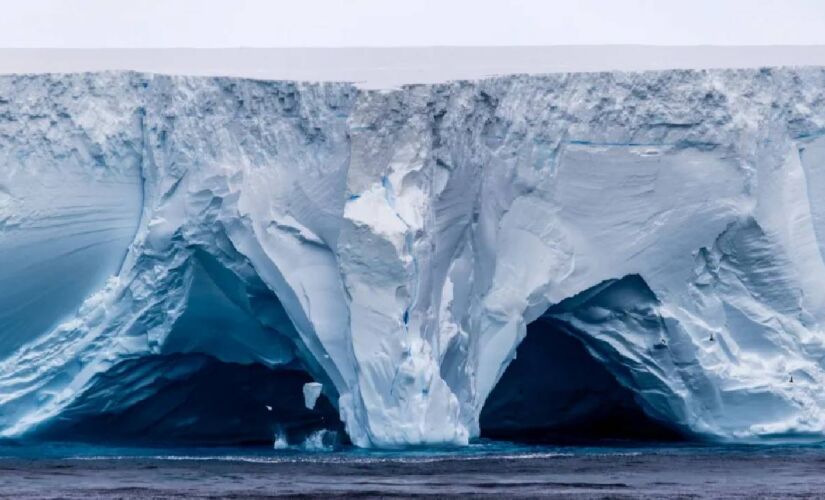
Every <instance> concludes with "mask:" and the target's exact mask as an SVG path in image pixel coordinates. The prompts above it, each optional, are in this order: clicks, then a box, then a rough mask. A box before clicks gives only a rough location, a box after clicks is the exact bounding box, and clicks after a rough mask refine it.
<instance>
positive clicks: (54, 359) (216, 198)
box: [0, 68, 825, 448]
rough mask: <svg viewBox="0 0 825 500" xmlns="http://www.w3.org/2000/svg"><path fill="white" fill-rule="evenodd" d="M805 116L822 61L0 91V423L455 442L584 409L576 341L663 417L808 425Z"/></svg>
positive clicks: (165, 80)
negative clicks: (399, 81)
mask: <svg viewBox="0 0 825 500" xmlns="http://www.w3.org/2000/svg"><path fill="white" fill-rule="evenodd" d="M823 131H825V70H823V69H819V68H796V69H794V68H781V69H736V70H672V71H654V72H638V73H632V72H605V73H559V74H548V75H510V76H499V77H491V78H486V79H479V80H473V81H455V82H444V83H434V84H421V85H407V86H402V87H399V88H395V89H366V88H359V87H357V86H355V85H352V84H349V83H329V82H327V83H301V82H291V81H260V80H249V79H242V78H220V77H184V76H163V75H153V74H144V73H136V72H103V73H79V74H62V75H11V76H2V77H0V436H3V437H10V438H24V437H27V436H55V435H79V434H83V433H87V434H89V433H91V434H94V432H95V429H100V428H101V425H96V424H95V422H98V424H99V423H100V422H104V421H105V422H117V425H116V428H112V429H108V431H111V432H112V433H114V434H117V431H118V430H123V429H128V430H129V432H132V433H133V434H134V435H140V434H141V432H142V431H141V429H147V428H150V427H151V428H158V426H160V427H161V428H164V429H167V432H166V433H165V434H163V433H161V434H158V436H156V437H157V438H158V439H163V438H164V436H178V435H180V433H181V432H184V430H186V429H190V430H192V432H195V433H196V435H200V436H207V437H208V438H209V439H211V438H213V437H215V436H218V435H220V434H221V433H225V432H230V433H231V432H236V431H238V429H241V430H242V428H243V426H244V423H243V422H242V421H239V422H236V423H235V424H230V423H227V421H223V423H222V421H221V420H220V419H219V418H217V417H218V416H220V413H214V412H215V408H217V407H220V406H221V401H222V398H224V397H229V396H227V395H232V397H233V398H237V400H238V401H242V402H243V403H242V404H241V403H238V404H237V405H236V406H239V407H241V406H242V407H244V408H247V407H248V408H254V409H255V410H249V411H256V412H260V416H256V417H255V419H258V420H255V422H257V423H256V424H255V425H256V426H257V428H260V430H261V433H264V434H266V435H268V436H270V437H271V436H272V435H275V434H277V435H278V436H283V434H282V433H281V431H280V430H276V429H284V432H285V433H288V434H289V438H290V439H293V436H294V438H295V439H298V440H299V441H295V442H300V440H301V439H308V440H309V441H307V442H313V443H314V442H315V441H318V439H316V438H315V437H313V436H316V437H317V436H322V435H325V433H327V432H334V430H335V429H334V423H333V422H330V421H331V420H337V419H338V418H340V420H341V422H342V425H343V428H344V429H345V431H346V434H347V435H348V437H349V439H350V440H351V441H352V443H353V444H355V445H357V446H360V447H381V448H393V447H405V446H412V445H445V444H453V445H465V444H467V443H468V442H469V441H470V440H471V439H473V438H475V437H477V436H479V435H480V433H481V432H482V427H483V426H482V425H481V424H480V422H481V423H482V424H483V423H484V422H491V424H490V425H491V426H492V427H496V429H495V431H496V432H499V433H502V434H507V433H509V432H514V431H517V429H518V427H519V425H522V424H523V425H524V426H525V428H526V427H531V426H533V427H536V426H538V427H540V426H541V425H544V424H546V423H547V420H546V421H543V422H540V421H533V420H536V419H537V418H538V417H536V418H535V419H533V420H530V419H531V418H532V417H530V413H531V412H530V411H529V410H530V408H531V406H530V405H531V404H535V405H537V406H536V408H538V407H541V409H542V411H543V412H544V413H543V414H542V415H546V416H547V417H546V418H547V419H551V420H553V421H554V422H561V423H564V422H568V423H569V422H575V421H576V420H577V419H582V418H585V414H587V415H589V416H587V417H586V418H592V417H593V415H594V414H593V413H592V412H591V410H587V408H590V407H593V408H596V410H593V411H597V410H598V407H600V405H602V402H603V400H602V399H599V398H596V399H594V400H591V401H590V402H589V403H588V402H587V401H585V400H577V404H578V405H579V406H576V407H574V408H572V409H571V406H570V405H564V404H560V403H559V401H561V400H560V399H558V398H563V397H570V395H571V394H573V392H571V391H572V389H571V384H573V382H565V380H566V379H565V370H570V369H572V368H571V365H570V363H569V362H565V359H567V360H568V361H569V359H573V358H558V357H556V358H552V357H550V358H548V360H552V359H556V360H557V361H556V362H555V363H553V362H546V363H542V362H541V360H542V359H543V358H541V357H537V356H536V355H537V354H540V353H541V352H547V353H553V352H569V353H570V354H569V356H579V357H581V359H582V360H584V359H585V357H586V362H587V363H592V365H587V366H593V367H594V368H593V369H592V370H589V371H588V372H589V374H588V373H585V372H583V371H579V372H578V373H579V374H580V375H579V376H578V378H577V380H576V381H575V384H577V385H576V387H577V388H580V389H581V390H580V391H579V392H581V391H585V392H587V391H597V392H594V393H593V394H607V393H613V394H622V395H626V397H625V396H622V397H623V398H625V399H632V400H633V401H634V402H635V404H636V410H634V411H636V413H634V415H637V417H638V418H639V419H642V418H644V419H649V420H650V421H651V422H655V423H656V425H661V426H662V428H663V429H665V428H666V429H668V431H670V430H672V431H675V432H679V433H683V434H685V435H692V436H697V437H699V438H704V439H713V440H733V441H746V440H758V439H770V438H776V437H783V438H790V437H815V438H821V437H822V436H824V435H825V417H823V415H825V393H823V392H822V390H821V387H822V385H823V382H825V366H824V365H823V362H822V360H823V359H825V358H824V356H825V330H824V328H825V286H823V283H825V196H823V195H825V133H823ZM820 199H822V200H823V201H822V202H820V201H819V200H820ZM528 327H529V328H528ZM528 330H529V331H530V332H531V333H529V335H528ZM537 336H545V338H543V339H541V340H535V341H531V340H530V339H533V338H536V339H538V337H537ZM525 339H527V340H525ZM523 341H524V342H525V344H524V345H527V344H526V342H528V341H531V342H535V344H531V345H534V346H535V347H534V349H531V351H530V353H529V355H528V354H522V355H521V356H518V359H516V358H517V354H519V346H520V345H522V342H523ZM553 342H558V343H556V344H553ZM522 352H523V351H522ZM530 356H532V357H530ZM522 359H524V360H525V361H524V362H523V363H521V362H520V360H522ZM577 359H579V358H577ZM514 360H515V361H514ZM529 360H532V361H529ZM584 362H585V361H582V363H584ZM519 363H521V364H519ZM227 367H233V368H232V370H230V371H229V372H223V371H221V370H225V369H227ZM508 367H512V368H513V369H512V370H508ZM216 373H223V375H220V376H218V375H215V374H216ZM525 379H526V380H527V381H525ZM216 380H221V381H223V382H224V383H223V385H221V384H218V385H219V386H220V387H223V388H225V389H226V390H225V391H223V392H220V393H219V392H215V393H214V394H210V393H209V391H200V392H197V394H198V397H194V396H193V398H194V399H192V400H191V405H189V406H187V404H186V402H187V401H189V400H187V399H185V398H184V397H183V396H181V394H189V393H186V392H181V391H183V390H184V389H185V388H186V387H204V386H205V387H211V386H215V381H216ZM279 380H284V382H283V383H281V384H279V383H277V381H279ZM530 380H536V381H541V382H542V383H540V384H538V383H537V384H531V383H529V381H530ZM567 380H569V379H567ZM227 381H230V382H231V383H232V384H236V385H232V386H231V387H237V388H238V390H237V391H233V390H232V389H231V387H226V384H227V383H230V382H227ZM232 381H234V382H232ZM198 384H200V385H198ZM256 387H257V388H260V393H256V390H255V388H256ZM522 388H523V389H522ZM516 389H518V390H516ZM523 390H527V391H530V392H529V393H528V394H524V393H523ZM542 390H546V391H547V392H546V393H543V394H539V391H542ZM598 391H602V392H598ZM305 394H306V396H305ZM491 394H493V395H494V396H493V397H491ZM554 398H555V399H554ZM316 400H317V401H316ZM488 400H489V401H490V404H491V405H492V406H487V408H486V409H485V404H486V403H488ZM233 401H234V399H233ZM611 401H612V402H613V403H615V404H616V405H618V406H622V405H623V404H624V403H623V402H621V401H618V400H615V398H614V400H611ZM613 403H611V404H613ZM605 404H606V403H605ZM170 405H171V406H170ZM508 405H519V406H508ZM588 405H590V406H588ZM164 408H165V409H167V410H169V409H170V408H174V409H175V411H174V413H169V414H168V415H170V416H169V417H168V418H167V417H165V415H167V414H166V413H164ZM508 408H509V410H508ZM517 408H521V410H518V411H510V410H514V409H517ZM605 408H606V407H604V405H602V406H601V410H600V411H603V412H607V413H604V414H608V413H609V412H608V410H607V409H605ZM585 410H587V411H585ZM611 411H612V410H611ZM508 412H509V413H508ZM597 412H598V411H597ZM101 415H104V416H108V417H106V418H105V419H103V420H101V418H103V417H101ZM255 415H258V414H257V413H256V414H255ZM267 415H271V416H272V418H274V419H275V420H266V419H268V418H270V417H267ZM503 415H509V416H510V417H508V418H512V419H515V420H512V421H506V422H505V421H504V420H502V419H503V418H504V417H503ZM227 418H229V417H228V416H227ZM542 418H544V417H542ZM634 418H636V417H634ZM96 419H97V420H96ZM520 419H525V421H524V422H521V423H520ZM253 420H254V419H253ZM322 421H323V422H325V423H324V424H323V425H321V427H324V428H327V430H326V431H325V430H323V429H320V428H318V426H315V427H312V425H310V423H312V422H315V423H318V422H322ZM158 422H160V424H157V423H158ZM154 424H157V425H154ZM327 424H329V425H327ZM330 426H331V427H330ZM492 427H491V428H492ZM182 429H183V430H182ZM193 429H194V430H193ZM61 432H62V434H61ZM101 432H102V431H101ZM124 432H125V431H124ZM663 432H664V431H663ZM197 433H201V434H197ZM296 433H297V434H296ZM238 435H239V438H238V439H241V440H243V439H246V438H247V437H248V436H247V434H245V433H244V432H240V433H239V434H238ZM189 437H191V435H189ZM279 440H283V441H284V443H285V442H286V437H283V438H281V437H279Z"/></svg>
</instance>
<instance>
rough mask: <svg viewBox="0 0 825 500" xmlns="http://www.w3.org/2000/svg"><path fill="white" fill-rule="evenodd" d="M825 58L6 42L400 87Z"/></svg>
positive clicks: (25, 60)
mask: <svg viewBox="0 0 825 500" xmlns="http://www.w3.org/2000/svg"><path fill="white" fill-rule="evenodd" d="M813 65H816V66H825V46H685V47H679V46H671V47H657V46H645V45H597V46H588V45H568V46H549V47H392V48H377V47H370V48H302V49H295V48H282V49H273V48H235V49H3V48H0V73H2V74H10V73H77V72H85V71H107V70H132V71H141V72H150V73H163V74H172V75H192V76H235V77H245V78H257V79H267V80H298V81H311V82H352V83H354V84H355V85H357V86H358V87H360V88H370V89H380V88H396V87H398V86H400V85H403V84H409V83H442V82H447V81H451V80H474V79H479V78H487V77H491V76H503V75H513V74H532V75H536V74H543V73H560V72H582V71H617V70H618V71H648V70H665V69H711V68H728V69H730V68H761V67H765V66H813Z"/></svg>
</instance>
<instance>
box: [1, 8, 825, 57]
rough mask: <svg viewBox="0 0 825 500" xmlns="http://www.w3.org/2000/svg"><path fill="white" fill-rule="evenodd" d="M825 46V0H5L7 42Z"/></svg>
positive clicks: (31, 44) (3, 13) (98, 44)
mask: <svg viewBox="0 0 825 500" xmlns="http://www.w3.org/2000/svg"><path fill="white" fill-rule="evenodd" d="M589 44H652V45H698V44H704V45H809V44H825V0H678V1H677V0H564V1H557V0H545V1H540V0H498V1H493V0H404V1H402V0H395V1H393V0H270V1H266V0H231V1H230V0H125V1H116V0H19V1H18V0H5V1H4V2H3V4H2V11H1V12H0V47H95V48H97V47H364V46H369V47H378V46H433V45H453V46H487V45H499V46H501V45H589Z"/></svg>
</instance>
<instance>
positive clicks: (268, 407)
mask: <svg viewBox="0 0 825 500" xmlns="http://www.w3.org/2000/svg"><path fill="white" fill-rule="evenodd" d="M264 407H265V408H266V410H267V411H272V407H271V406H269V405H264Z"/></svg>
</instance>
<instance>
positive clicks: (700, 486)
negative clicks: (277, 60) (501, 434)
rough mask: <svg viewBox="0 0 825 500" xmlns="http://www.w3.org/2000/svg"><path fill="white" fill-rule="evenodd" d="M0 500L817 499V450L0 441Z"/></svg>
mask: <svg viewBox="0 0 825 500" xmlns="http://www.w3.org/2000/svg"><path fill="white" fill-rule="evenodd" d="M0 496H2V497H4V498H84V499H90V498H247V497H249V498H270V497H296V496H298V497H304V498H315V497H318V498H329V497H346V496H350V497H359V498H372V497H376V498H381V497H403V498H408V497H416V496H435V497H459V496H461V497H466V496H491V497H496V498H499V497H509V498H535V497H559V498H570V497H574V498H665V497H667V498H697V497H709V498H770V497H773V498H789V497H805V498H808V497H823V498H825V447H823V446H822V445H820V444H809V445H804V446H798V445H778V446H764V445H761V446H702V445H678V446H674V445H666V446H665V445H662V446H656V445H639V446H632V445H627V444H625V445H622V446H599V447H568V446H565V447H551V446H524V445H516V444H510V443H501V442H483V441H482V442H478V443H475V444H473V445H471V446H469V447H466V448H445V449H433V448H429V449H408V450H397V451H370V450H359V449H354V448H342V449H337V450H332V449H325V448H315V449H305V448H304V447H297V448H290V449H282V450H275V449H273V448H272V447H260V448H205V449H204V448H171V449H170V448H160V449H155V448H116V447H99V446H89V445H78V444H41V445H31V444H27V445H14V444H9V445H5V446H0Z"/></svg>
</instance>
